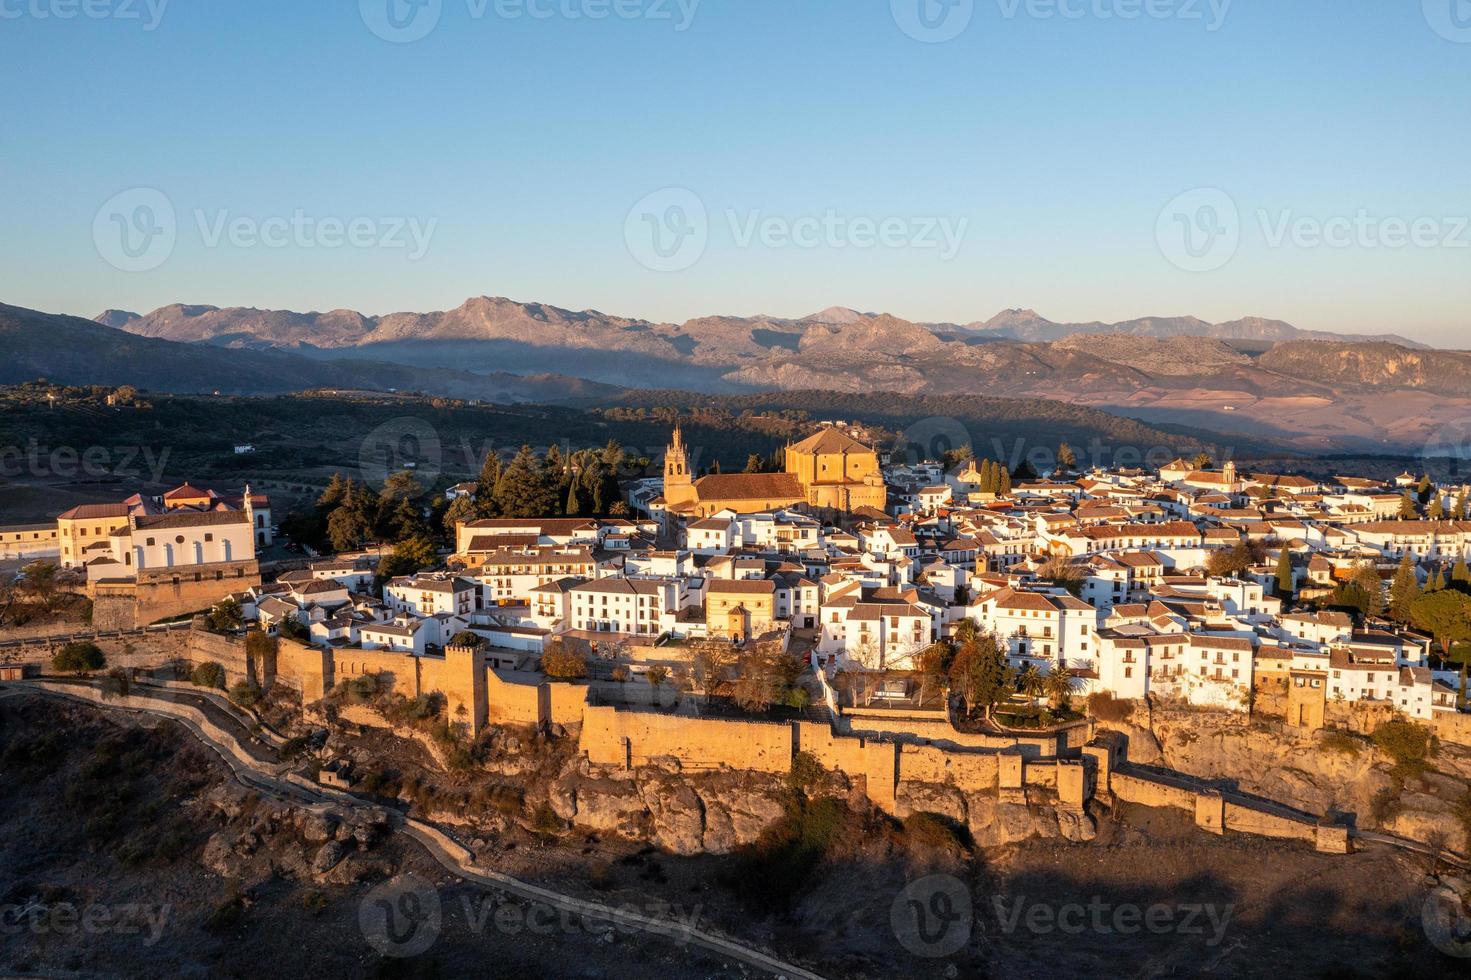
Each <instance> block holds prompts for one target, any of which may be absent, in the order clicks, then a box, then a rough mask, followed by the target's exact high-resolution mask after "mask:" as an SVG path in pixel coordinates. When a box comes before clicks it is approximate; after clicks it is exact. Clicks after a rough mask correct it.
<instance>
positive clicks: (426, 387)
mask: <svg viewBox="0 0 1471 980" xmlns="http://www.w3.org/2000/svg"><path fill="white" fill-rule="evenodd" d="M0 350H4V352H5V355H6V356H5V357H4V358H3V359H0V384H15V383H18V382H21V381H30V380H33V379H35V378H42V377H44V378H47V379H49V380H51V381H57V382H60V383H63V384H103V385H122V384H130V385H133V386H135V387H138V388H146V389H149V390H153V391H167V392H207V391H220V392H225V393H229V394H270V393H276V392H289V391H300V390H304V389H307V388H321V387H332V388H370V389H377V390H387V389H390V388H398V389H404V390H417V391H425V392H428V393H432V394H439V395H445V396H449V397H456V398H473V399H481V400H485V401H543V402H561V401H581V400H588V399H592V398H604V397H607V396H609V395H610V394H612V393H614V392H615V391H616V389H614V388H612V387H610V386H608V385H598V384H594V383H592V382H587V381H582V380H580V379H575V378H567V377H560V376H543V377H539V378H538V377H520V376H516V375H509V374H488V375H480V374H471V373H469V372H466V371H443V370H425V369H421V368H412V367H405V366H403V365H399V364H386V363H376V362H371V361H317V360H312V359H309V358H305V357H301V356H298V355H295V354H290V353H287V352H284V351H277V350H225V349H221V348H219V347H213V346H209V345H204V344H181V343H175V342H172V341H167V340H156V339H152V338H149V337H141V336H136V335H134V334H133V333H130V332H127V331H124V330H118V329H115V328H112V327H108V326H104V325H102V324H99V323H95V322H93V321H91V320H83V319H81V318H79V317H71V316H63V315H59V314H50V313H39V312H36V311H35V310H27V309H22V308H20V307H16V306H7V305H4V304H0Z"/></svg>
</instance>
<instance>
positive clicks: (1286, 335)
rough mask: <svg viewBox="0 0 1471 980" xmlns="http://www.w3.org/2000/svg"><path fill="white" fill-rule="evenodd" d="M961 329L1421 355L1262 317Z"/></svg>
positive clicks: (1012, 319)
mask: <svg viewBox="0 0 1471 980" xmlns="http://www.w3.org/2000/svg"><path fill="white" fill-rule="evenodd" d="M965 329H967V330H970V331H973V332H975V333H983V334H990V335H993V336H998V337H1007V338H1010V339H1012V340H1025V341H1030V342H1034V343H1050V342H1052V341H1056V340H1062V339H1064V338H1066V337H1070V336H1077V335H1084V334H1127V335H1130V336H1135V337H1156V338H1166V337H1208V338H1211V339H1214V340H1255V341H1272V342H1276V341H1286V340H1324V341H1343V342H1348V343H1369V342H1374V341H1385V342H1388V343H1392V344H1399V345H1400V346H1402V347H1411V348H1420V349H1425V345H1424V344H1420V343H1416V342H1415V341H1413V340H1409V339H1407V338H1405V337H1400V336H1398V335H1395V334H1375V335H1363V336H1359V335H1355V334H1340V333H1331V332H1328V331H1322V330H1300V329H1298V328H1297V327H1294V326H1293V325H1292V324H1290V323H1286V322H1284V321H1282V320H1269V319H1266V318H1264V317H1256V316H1251V317H1243V318H1242V319H1240V320H1230V321H1227V322H1225V323H1207V322H1206V321H1204V320H1201V319H1199V318H1197V317H1193V316H1181V317H1153V316H1150V317H1140V318H1139V319H1137V320H1124V321H1122V322H1119V323H1103V322H1100V321H1097V320H1094V321H1092V322H1090V323H1054V322H1053V321H1051V320H1048V319H1047V318H1045V317H1043V316H1042V315H1040V314H1039V313H1037V311H1035V310H1003V311H1002V312H1000V313H998V314H996V315H995V316H993V317H992V318H991V319H989V320H986V321H984V322H982V323H972V324H970V325H969V326H968V327H966V328H965Z"/></svg>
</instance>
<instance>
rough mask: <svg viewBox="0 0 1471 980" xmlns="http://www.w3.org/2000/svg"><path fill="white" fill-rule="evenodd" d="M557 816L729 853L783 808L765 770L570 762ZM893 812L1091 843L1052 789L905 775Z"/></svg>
mask: <svg viewBox="0 0 1471 980" xmlns="http://www.w3.org/2000/svg"><path fill="white" fill-rule="evenodd" d="M546 792H547V800H548V802H549V803H550V804H551V807H552V809H553V810H554V811H555V812H556V814H557V816H559V817H561V818H562V819H563V820H566V821H568V822H569V823H571V824H573V825H575V826H577V827H579V828H586V829H588V830H596V831H602V832H605V833H615V834H619V835H621V836H624V837H629V838H633V839H640V840H648V841H650V842H651V843H653V844H655V845H656V846H658V847H660V848H663V849H664V850H667V851H670V852H672V853H674V854H679V855H684V856H689V855H694V854H727V853H729V852H731V851H733V850H736V849H737V848H739V847H741V846H743V845H746V844H751V843H754V842H755V841H756V840H757V838H759V837H760V836H761V832H762V831H764V830H765V829H766V828H767V827H769V826H770V825H771V824H772V823H774V822H775V821H776V820H777V819H778V818H779V817H780V816H781V815H782V813H783V800H784V797H785V794H786V792H787V790H786V788H785V783H784V780H783V779H782V778H780V777H776V776H770V775H764V774H759V773H735V772H722V773H711V774H704V775H697V774H681V773H679V772H678V770H677V768H675V767H674V766H669V767H665V768H657V767H646V768H642V769H635V770H622V769H614V768H605V767H599V766H594V765H592V764H590V763H589V762H588V761H587V760H586V759H576V760H573V761H572V762H570V763H569V764H568V765H567V766H566V767H565V768H564V769H563V770H562V772H561V773H560V774H558V776H557V778H556V779H554V780H553V781H552V782H551V784H550V785H549V786H548V787H547V790H546ZM823 792H824V793H826V794H829V795H837V796H847V797H848V798H849V799H850V800H851V801H853V802H855V803H858V804H860V805H862V794H861V792H855V789H854V787H853V785H852V784H851V783H850V782H849V781H848V780H847V779H846V778H844V777H843V776H842V775H841V774H836V773H834V774H829V776H828V784H827V785H826V786H825V787H824V788H823ZM898 802H899V806H898V809H897V812H896V814H895V816H897V817H899V818H901V819H902V818H903V817H905V816H908V815H909V814H911V813H921V812H923V813H934V814H938V815H940V816H942V817H946V818H948V819H949V820H951V821H953V822H954V824H955V825H957V826H961V827H965V828H966V829H967V830H969V832H970V835H971V838H972V839H973V841H974V843H975V845H976V846H977V847H982V848H986V847H999V846H1001V845H1004V844H1012V843H1016V842H1019V841H1023V840H1028V839H1031V838H1042V839H1053V838H1062V839H1066V840H1074V841H1086V840H1092V839H1093V836H1094V833H1095V831H1096V826H1095V824H1094V821H1093V819H1092V817H1090V816H1088V815H1087V814H1083V813H1074V812H1071V811H1068V810H1065V809H1063V808H1061V807H1059V806H1057V801H1056V799H1055V797H1052V796H1050V795H1049V794H1048V793H1047V792H1046V791H1043V790H1038V789H1036V788H1030V789H1029V790H1028V795H1027V796H1026V797H1022V798H1018V799H1015V800H1002V799H1001V798H999V797H998V795H997V794H996V793H995V792H994V791H993V792H988V793H969V794H965V793H961V792H959V791H958V790H956V789H955V788H953V787H950V786H933V785H927V784H922V783H913V782H906V783H904V784H903V785H902V787H901V789H900V794H899V801H898Z"/></svg>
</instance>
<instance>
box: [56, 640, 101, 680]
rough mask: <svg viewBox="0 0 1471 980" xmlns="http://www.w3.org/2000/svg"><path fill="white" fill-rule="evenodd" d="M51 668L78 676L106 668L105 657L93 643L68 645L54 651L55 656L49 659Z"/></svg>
mask: <svg viewBox="0 0 1471 980" xmlns="http://www.w3.org/2000/svg"><path fill="white" fill-rule="evenodd" d="M51 666H52V667H54V668H55V669H56V670H58V671H60V672H62V673H66V674H77V675H78V676H80V675H82V674H86V673H90V672H91V671H94V670H101V669H102V668H103V667H106V666H107V657H106V656H104V655H103V653H102V648H101V647H99V646H98V645H97V644H95V643H84V642H77V643H68V644H67V645H66V646H64V647H62V648H61V649H60V650H58V651H56V656H54V657H52V658H51Z"/></svg>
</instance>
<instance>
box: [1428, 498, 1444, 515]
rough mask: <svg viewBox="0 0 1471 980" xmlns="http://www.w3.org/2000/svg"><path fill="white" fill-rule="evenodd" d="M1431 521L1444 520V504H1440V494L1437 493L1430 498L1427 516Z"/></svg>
mask: <svg viewBox="0 0 1471 980" xmlns="http://www.w3.org/2000/svg"><path fill="white" fill-rule="evenodd" d="M1427 516H1429V518H1430V519H1431V520H1432V521H1440V520H1444V519H1445V504H1444V503H1442V502H1441V499H1440V494H1439V493H1437V494H1435V495H1434V496H1432V497H1431V498H1430V512H1429V514H1428V515H1427Z"/></svg>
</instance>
